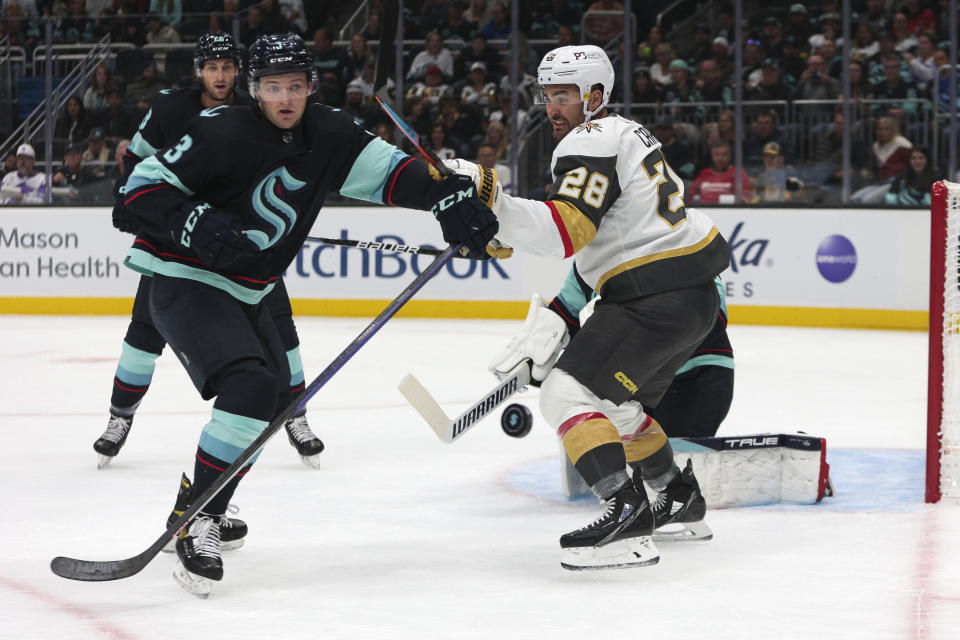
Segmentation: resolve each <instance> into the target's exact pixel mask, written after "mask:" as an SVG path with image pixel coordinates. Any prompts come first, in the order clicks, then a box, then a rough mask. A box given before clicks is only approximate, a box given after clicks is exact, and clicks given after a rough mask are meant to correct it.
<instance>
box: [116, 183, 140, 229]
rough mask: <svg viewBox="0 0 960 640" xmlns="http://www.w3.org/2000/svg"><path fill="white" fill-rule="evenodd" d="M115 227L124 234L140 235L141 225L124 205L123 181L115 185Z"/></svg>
mask: <svg viewBox="0 0 960 640" xmlns="http://www.w3.org/2000/svg"><path fill="white" fill-rule="evenodd" d="M113 226H114V228H116V229H117V230H119V231H123V232H124V233H134V234H136V233H140V224H139V223H138V222H137V219H136V218H134V217H133V214H132V213H131V212H130V210H129V209H127V205H126V204H124V193H123V181H122V180H121V179H118V180H117V181H116V183H115V184H114V185H113Z"/></svg>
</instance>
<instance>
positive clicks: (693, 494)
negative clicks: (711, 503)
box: [653, 458, 713, 542]
mask: <svg viewBox="0 0 960 640" xmlns="http://www.w3.org/2000/svg"><path fill="white" fill-rule="evenodd" d="M653 514H654V517H655V518H656V523H657V528H656V530H655V531H654V532H653V539H654V540H656V541H657V542H706V541H707V540H710V539H711V538H713V531H711V530H710V527H709V526H707V523H706V522H704V518H705V517H706V514H707V501H706V500H704V499H703V494H702V493H700V484H699V483H698V482H697V478H696V476H694V475H693V463H692V462H690V459H689V458H688V459H687V466H685V467H684V468H683V471H682V472H680V473H679V474H677V476H676V477H675V478H674V479H673V480H671V481H670V484H668V485H667V488H666V489H664V490H663V491H661V492H660V495H658V496H657V501H656V502H655V503H654V504H653Z"/></svg>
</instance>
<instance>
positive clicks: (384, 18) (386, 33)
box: [373, 0, 453, 178]
mask: <svg viewBox="0 0 960 640" xmlns="http://www.w3.org/2000/svg"><path fill="white" fill-rule="evenodd" d="M399 23H400V4H399V2H397V0H384V2H383V7H382V15H381V16H380V46H379V48H378V49H377V70H376V73H375V75H374V76H373V94H374V95H373V98H374V100H376V101H377V104H379V105H380V108H381V109H383V111H384V113H386V114H387V117H389V118H390V119H391V120H392V121H393V124H395V125H396V126H397V128H398V129H400V131H401V133H403V135H404V137H406V138H407V140H409V141H410V142H411V143H413V146H414V147H416V149H417V151H419V152H420V153H422V154H423V157H424V158H426V159H427V162H429V163H430V164H432V165H433V166H434V168H435V169H436V170H437V171H439V172H440V174H441V175H442V176H443V177H444V178H449V177H450V176H452V175H453V171H451V170H450V169H448V168H447V167H446V165H444V164H443V162H442V161H441V160H440V158H438V157H437V154H436V153H434V152H433V150H432V149H424V148H423V147H421V146H420V134H418V133H417V132H416V131H414V130H413V127H411V126H410V125H408V124H407V123H406V122H404V121H403V118H401V117H400V116H399V115H397V113H396V112H395V111H394V110H393V109H392V108H390V105H388V104H387V103H388V102H389V101H390V95H389V93H388V92H387V77H388V74H389V73H390V68H391V67H393V66H394V65H395V64H396V60H397V49H396V46H397V44H396V43H397V30H398V27H399ZM399 97H400V96H398V98H399Z"/></svg>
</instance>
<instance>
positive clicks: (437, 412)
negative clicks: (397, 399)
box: [397, 373, 453, 443]
mask: <svg viewBox="0 0 960 640" xmlns="http://www.w3.org/2000/svg"><path fill="white" fill-rule="evenodd" d="M397 389H399V390H400V393H402V394H403V397H404V398H406V399H407V402H409V403H410V406H412V407H413V408H414V409H416V410H417V413H419V414H420V415H421V416H422V417H423V419H424V420H426V422H427V424H428V425H430V428H431V429H433V432H434V433H436V434H437V437H438V438H440V439H441V440H443V441H444V442H446V443H450V442H453V432H452V430H451V422H450V418H449V417H447V414H446V413H444V411H443V409H441V408H440V405H439V404H438V403H437V401H436V400H434V399H433V396H431V395H430V392H429V391H427V389H426V388H425V387H424V386H423V385H422V384H420V381H419V380H417V379H416V378H414V377H413V374H410V373H408V374H407V375H405V376H404V377H403V380H401V381H400V384H398V385H397Z"/></svg>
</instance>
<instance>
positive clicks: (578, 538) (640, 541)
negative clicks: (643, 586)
mask: <svg viewBox="0 0 960 640" xmlns="http://www.w3.org/2000/svg"><path fill="white" fill-rule="evenodd" d="M652 533H653V511H651V509H650V503H649V502H648V501H647V496H646V493H645V492H644V491H643V490H642V489H641V490H640V491H638V490H637V489H636V488H635V487H634V486H633V485H632V484H626V485H624V486H623V487H621V488H620V490H619V491H617V493H615V494H614V495H613V496H611V497H610V498H608V499H607V500H605V501H604V510H603V513H601V514H600V515H599V516H597V518H596V519H595V520H594V521H593V522H591V523H590V524H588V525H587V526H585V527H583V528H582V529H578V530H576V531H571V532H570V533H567V534H564V535H562V536H560V548H561V559H560V566H561V567H563V568H564V569H570V570H571V571H580V570H583V569H625V568H628V567H644V566H648V565H653V564H656V563H657V562H659V561H660V552H659V551H657V547H656V545H655V544H654V543H653V539H652V538H651V534H652Z"/></svg>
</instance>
